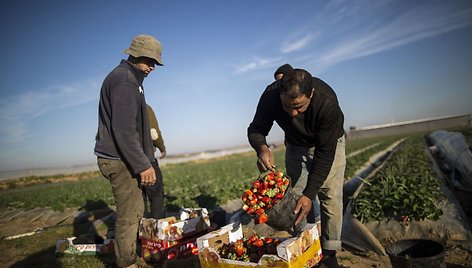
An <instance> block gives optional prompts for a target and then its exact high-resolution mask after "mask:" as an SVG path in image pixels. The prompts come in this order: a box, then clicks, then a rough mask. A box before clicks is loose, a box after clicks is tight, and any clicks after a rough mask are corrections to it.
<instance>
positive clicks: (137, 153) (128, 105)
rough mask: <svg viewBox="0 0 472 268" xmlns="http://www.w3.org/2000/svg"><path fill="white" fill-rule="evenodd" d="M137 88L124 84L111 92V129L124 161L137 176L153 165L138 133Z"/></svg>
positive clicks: (138, 103)
mask: <svg viewBox="0 0 472 268" xmlns="http://www.w3.org/2000/svg"><path fill="white" fill-rule="evenodd" d="M135 87H136V86H135V85H133V84H131V83H128V82H122V83H120V84H119V85H117V86H116V87H115V88H114V89H113V91H112V92H111V96H110V99H111V106H112V117H111V127H112V132H113V136H114V139H115V141H116V144H117V147H118V150H119V153H120V155H121V157H122V160H123V161H125V162H126V163H127V164H128V165H129V166H130V167H131V169H132V171H133V172H134V173H135V174H139V173H141V172H142V171H144V170H146V169H148V168H149V167H151V163H150V162H149V159H148V157H147V156H146V154H145V153H144V150H143V148H142V145H141V142H140V140H141V139H140V134H139V133H138V126H137V121H138V117H141V116H140V114H139V113H141V107H140V103H141V100H140V99H139V98H140V97H141V96H140V94H139V93H137V92H138V89H135Z"/></svg>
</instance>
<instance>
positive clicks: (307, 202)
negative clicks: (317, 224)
mask: <svg viewBox="0 0 472 268" xmlns="http://www.w3.org/2000/svg"><path fill="white" fill-rule="evenodd" d="M311 206H312V200H311V199H310V198H308V197H306V196H304V195H302V196H300V198H298V201H297V206H296V207H295V211H294V212H293V213H295V214H298V212H300V214H299V215H298V218H297V220H296V221H295V225H297V224H299V223H300V222H301V221H302V220H303V219H304V218H305V217H306V215H308V212H309V211H310V209H311Z"/></svg>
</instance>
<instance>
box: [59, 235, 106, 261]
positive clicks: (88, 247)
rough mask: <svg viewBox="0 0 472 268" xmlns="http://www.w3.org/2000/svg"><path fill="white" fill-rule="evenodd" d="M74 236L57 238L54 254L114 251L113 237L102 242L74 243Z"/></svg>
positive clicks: (90, 253) (88, 253)
mask: <svg viewBox="0 0 472 268" xmlns="http://www.w3.org/2000/svg"><path fill="white" fill-rule="evenodd" d="M74 239H75V237H69V238H67V239H59V240H57V242H56V254H71V255H87V256H95V255H104V254H110V253H113V252H114V251H115V246H114V241H113V239H105V241H104V242H103V244H74Z"/></svg>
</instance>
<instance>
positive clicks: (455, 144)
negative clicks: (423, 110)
mask: <svg viewBox="0 0 472 268" xmlns="http://www.w3.org/2000/svg"><path fill="white" fill-rule="evenodd" d="M428 138H429V141H430V143H431V144H432V145H433V147H432V151H433V152H435V153H436V154H437V155H438V156H440V157H441V158H442V160H443V161H444V164H445V167H444V168H447V169H449V170H450V171H451V172H452V175H451V176H450V180H451V183H452V185H453V186H454V187H455V188H456V189H458V190H461V191H466V192H472V153H471V151H470V149H469V146H468V145H467V142H466V140H465V138H464V135H462V133H459V132H450V131H445V130H438V131H434V132H432V133H431V134H429V135H428Z"/></svg>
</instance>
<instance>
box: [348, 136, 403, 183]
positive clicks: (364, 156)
mask: <svg viewBox="0 0 472 268" xmlns="http://www.w3.org/2000/svg"><path fill="white" fill-rule="evenodd" d="M400 138H401V137H399V136H390V137H382V138H378V137H377V138H375V139H374V138H370V139H361V140H354V141H351V142H348V143H347V144H346V156H348V155H349V154H350V153H355V152H356V151H358V150H362V149H363V148H368V149H366V150H362V151H361V152H360V153H358V154H355V155H353V156H352V157H347V159H346V170H345V171H344V177H345V179H346V180H349V179H350V178H352V177H353V176H354V175H355V174H354V173H355V172H356V171H357V170H358V169H359V168H361V167H362V166H363V165H364V164H365V163H367V161H369V159H370V157H372V156H373V155H375V154H376V153H378V152H381V151H383V150H385V149H387V148H388V147H389V146H390V145H392V144H393V143H394V142H395V141H397V140H399V139H400ZM358 144H362V145H364V146H365V147H362V148H360V149H359V146H358ZM348 148H351V149H349V151H350V152H349V153H348V152H347V151H348ZM353 148H356V150H355V151H353Z"/></svg>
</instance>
